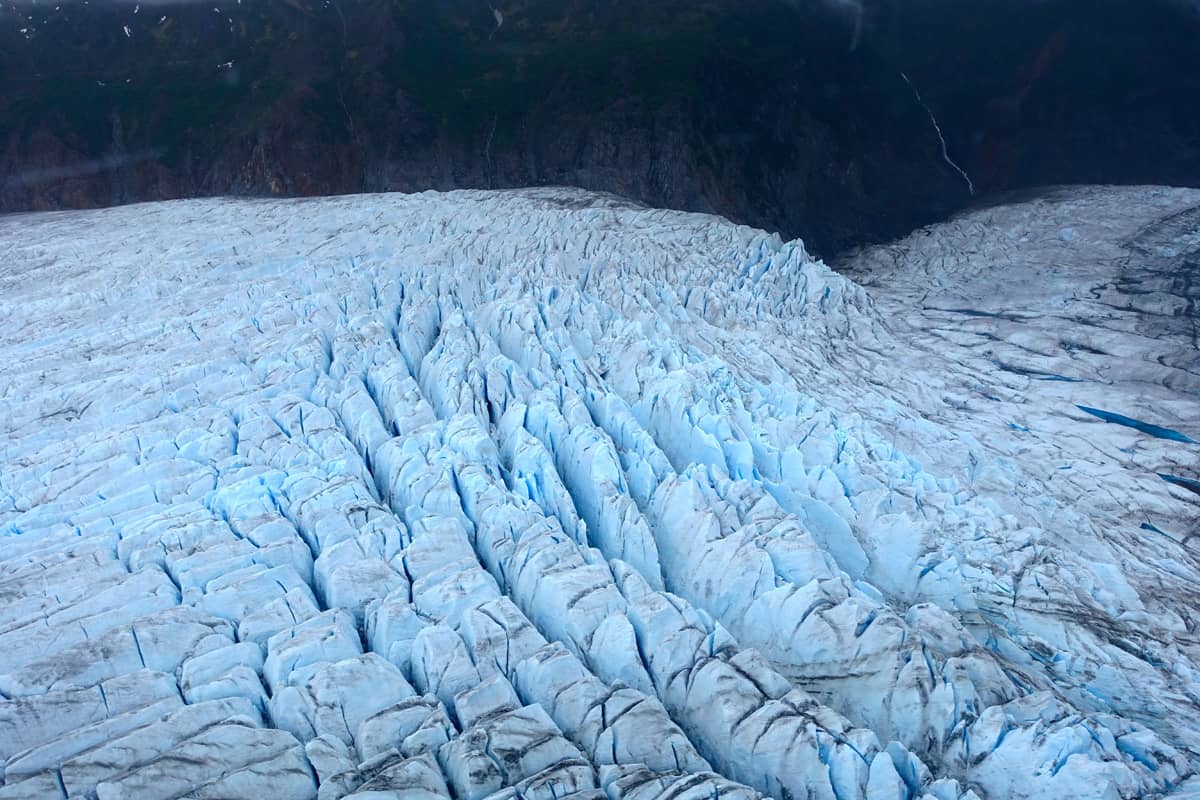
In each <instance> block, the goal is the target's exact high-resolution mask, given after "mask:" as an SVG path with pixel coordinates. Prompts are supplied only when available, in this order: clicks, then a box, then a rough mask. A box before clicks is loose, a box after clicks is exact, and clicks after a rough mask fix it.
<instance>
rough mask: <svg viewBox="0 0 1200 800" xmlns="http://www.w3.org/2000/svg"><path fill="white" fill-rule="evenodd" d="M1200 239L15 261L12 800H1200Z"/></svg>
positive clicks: (327, 245)
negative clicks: (824, 252)
mask: <svg viewBox="0 0 1200 800" xmlns="http://www.w3.org/2000/svg"><path fill="white" fill-rule="evenodd" d="M1197 209H1200V193H1196V192H1187V191H1182V190H1165V189H1144V188H1143V189H1122V190H1116V189H1099V188H1097V189H1079V190H1072V191H1071V192H1066V193H1062V194H1060V195H1056V196H1055V197H1053V198H1050V199H1046V200H1041V201H1038V202H1035V203H1026V204H1021V205H1011V206H1004V207H996V208H991V209H987V210H984V211H979V212H975V213H974V214H972V215H967V216H964V217H962V218H959V219H956V220H953V221H951V222H949V223H945V224H943V225H941V226H937V227H935V228H933V229H929V230H927V231H921V232H918V233H917V234H914V235H913V237H910V238H909V239H908V240H905V241H904V242H901V243H897V244H895V245H891V246H888V247H884V248H878V249H874V250H870V251H865V252H863V253H859V254H856V255H855V256H854V257H853V258H850V259H848V260H847V261H846V262H845V263H844V264H842V265H841V266H842V267H843V268H844V269H845V270H846V271H847V273H848V274H851V275H853V276H855V277H856V278H858V279H859V280H860V281H861V282H862V283H861V284H860V283H854V282H852V281H851V280H849V279H847V278H846V277H843V276H842V275H840V274H838V273H835V272H833V271H831V270H830V269H829V268H827V267H826V266H824V265H823V264H820V263H819V262H814V261H813V260H812V259H810V258H809V257H808V255H807V254H806V253H805V251H804V248H803V246H802V245H801V244H800V243H799V242H791V243H785V242H782V241H780V240H779V239H778V238H777V237H774V236H770V235H767V234H764V233H762V232H759V231H755V230H752V229H749V228H745V227H739V226H735V225H732V224H730V223H728V222H726V221H723V220H720V219H718V218H715V217H709V216H703V215H692V214H682V213H677V212H666V211H657V210H649V209H643V208H640V207H637V206H634V205H631V204H628V203H626V202H624V201H621V200H618V199H615V198H612V197H607V196H601V195H593V194H588V193H584V192H579V191H574V190H565V189H541V190H526V191H513V192H495V193H484V192H456V193H451V194H434V193H427V194H422V195H409V196H401V195H363V196H352V197H340V198H329V199H322V200H304V201H230V200H205V201H184V202H173V203H164V204H151V205H141V206H130V207H124V208H118V209H110V210H104V211H96V212H73V213H63V214H38V215H20V216H11V217H5V218H0V765H2V767H3V769H2V771H0V798H40V797H52V798H62V797H68V796H70V797H76V796H79V797H99V798H118V797H119V798H152V797H153V798H183V797H189V798H214V799H215V798H225V799H226V800H230V799H232V798H247V800H261V799H262V798H265V797H272V798H276V797H278V798H297V800H300V799H302V798H317V797H319V798H320V799H321V800H336V798H341V797H356V798H364V799H365V798H372V800H382V798H395V797H411V798H447V797H451V796H453V797H457V798H471V799H472V800H482V799H483V798H492V799H494V800H501V799H502V798H503V799H508V798H512V799H513V800H516V799H517V798H528V799H530V800H532V799H533V798H548V799H551V798H552V799H553V800H559V799H561V798H575V799H576V800H599V799H600V798H605V799H606V800H621V799H627V800H652V799H653V798H664V800H665V798H696V800H699V799H700V798H712V797H721V798H737V799H738V800H742V799H745V800H751V798H757V797H760V796H763V795H768V796H772V797H776V798H780V800H783V798H801V797H812V798H827V799H828V800H851V798H866V800H882V799H883V798H887V800H892V798H896V800H909V799H910V798H922V800H928V799H929V798H933V800H957V799H958V798H964V800H966V799H968V798H982V799H983V800H992V799H995V798H1060V797H1079V798H1097V799H1101V798H1102V799H1103V800H1112V798H1135V797H1154V796H1168V795H1171V794H1175V795H1176V796H1178V797H1186V796H1189V792H1195V791H1196V788H1195V787H1196V782H1195V779H1194V778H1193V777H1192V776H1193V774H1194V772H1195V770H1196V766H1197V763H1198V761H1200V713H1198V704H1200V684H1198V681H1197V677H1196V664H1197V659H1198V658H1200V650H1198V646H1197V639H1196V630H1197V622H1198V620H1197V617H1198V616H1200V609H1198V608H1197V606H1196V603H1195V597H1196V596H1197V592H1198V591H1200V558H1198V552H1197V546H1198V540H1196V539H1195V538H1194V537H1195V533H1196V530H1197V527H1196V521H1197V514H1196V511H1197V503H1196V500H1197V496H1196V494H1195V493H1193V492H1192V491H1190V490H1189V488H1188V486H1189V483H1188V481H1189V480H1191V481H1194V480H1195V479H1196V478H1197V475H1198V473H1197V467H1198V465H1200V459H1198V458H1197V455H1198V454H1200V445H1198V444H1197V443H1196V441H1195V440H1200V427H1198V425H1197V422H1198V420H1200V413H1197V411H1200V405H1198V404H1197V398H1196V394H1197V389H1200V368H1198V362H1197V356H1196V338H1195V337H1196V333H1195V332H1196V308H1195V300H1196V296H1197V294H1196V293H1197V290H1196V289H1194V288H1193V287H1192V283H1191V281H1192V280H1193V279H1194V276H1195V274H1196V269H1197V267H1196V263H1197V261H1196V258H1197V253H1200V235H1198V234H1197V233H1196V230H1197V229H1198V228H1197V225H1196V222H1197V220H1200V211H1198V210H1197ZM1189 259H1191V260H1189ZM1189 265H1190V266H1189ZM1189 270H1190V272H1189ZM1189 275H1191V276H1192V277H1188V276H1189ZM863 284H866V285H867V288H864V285H863ZM1084 409H1092V410H1093V411H1092V412H1089V411H1086V410H1084ZM1097 411H1098V412H1101V415H1100V416H1097V414H1096V413H1094V412H1097ZM1114 414H1116V415H1120V416H1119V417H1114V416H1112V415H1114ZM1106 419H1107V420H1109V421H1105V420H1106ZM1160 475H1168V476H1171V477H1172V478H1174V479H1175V480H1174V481H1168V480H1164V479H1162V478H1161V477H1160Z"/></svg>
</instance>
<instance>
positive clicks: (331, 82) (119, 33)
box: [0, 0, 1200, 253]
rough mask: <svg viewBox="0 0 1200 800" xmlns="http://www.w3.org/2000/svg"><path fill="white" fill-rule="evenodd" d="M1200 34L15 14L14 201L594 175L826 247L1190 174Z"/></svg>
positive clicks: (717, 11)
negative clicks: (1012, 191) (1017, 203)
mask: <svg viewBox="0 0 1200 800" xmlns="http://www.w3.org/2000/svg"><path fill="white" fill-rule="evenodd" d="M1198 30H1200V25H1198V23H1197V21H1196V19H1195V15H1194V14H1193V13H1192V12H1191V11H1189V9H1188V8H1187V7H1185V6H1179V5H1175V4H1171V3H1167V2H1162V3H1158V2H1145V3H1139V4H1137V6H1136V7H1133V6H1132V5H1131V4H1127V3H1117V2H1115V1H1114V2H1110V1H1109V0H1098V2H1095V3H1089V4H1088V6H1087V8H1086V9H1085V8H1081V7H1080V4H1079V3H1078V2H1065V1H1064V0H1047V2H1041V3H1036V4H1035V3H1028V4H1024V5H1023V6H1022V7H1020V8H1014V4H1012V3H1009V2H999V0H995V1H994V2H979V3H972V4H969V5H963V4H960V3H951V2H947V0H876V1H875V2H864V3H858V2H850V0H837V2H833V0H830V2H800V1H799V0H795V1H794V2H784V1H783V0H749V1H748V2H737V3H734V2H721V1H720V0H708V1H707V2H694V0H690V1H689V2H683V1H682V0H663V1H662V2H654V3H644V2H632V0H614V1H613V2H604V3H600V2H595V0H567V1H564V0H555V2H549V1H548V0H503V2H500V3H499V4H498V5H495V6H492V5H489V4H488V3H487V2H483V0H475V1H474V2H465V1H463V0H449V1H448V2H439V3H436V4H430V3H419V2H416V0H388V1H385V0H360V1H359V2H346V1H345V0H328V2H316V1H315V0H292V1H291V2H287V3H269V4H251V3H247V4H234V3H229V2H225V1H224V0H218V2H216V3H215V4H214V5H209V4H178V3H171V4H167V5H163V4H150V3H147V4H145V5H144V6H140V7H139V6H137V5H135V4H133V3H124V2H120V3H112V2H96V3H92V4H90V5H83V4H63V5H59V6H57V7H52V6H44V5H31V4H28V3H16V4H12V3H10V4H8V5H7V6H6V7H5V8H4V9H3V10H2V11H0V176H2V177H3V183H0V209H3V210H24V209H48V208H64V207H87V206H97V205H108V204H112V203H122V202H130V201H138V200H152V199H164V198H173V197H181V196H190V195H208V194H246V195H309V194H324V193H337V192H351V191H362V190H381V191H382V190H400V191H414V190H422V189H430V188H433V189H450V188H457V187H493V188H499V187H508V186H525V185H540V184H575V185H579V186H583V187H587V188H592V189H599V190H607V191H612V192H617V193H620V194H623V195H627V196H630V197H633V198H636V199H639V200H642V201H644V202H646V203H649V204H653V205H659V206H668V207H676V208H683V209H690V210H700V211H714V212H718V213H721V214H724V215H726V216H729V217H731V218H733V219H735V220H737V221H740V222H746V223H751V224H754V225H757V226H761V227H766V228H772V229H777V230H780V231H782V232H783V233H784V234H786V235H789V236H796V235H798V236H803V237H804V238H805V239H806V241H807V242H808V243H809V245H810V246H811V247H812V248H813V249H814V250H815V251H817V252H819V253H831V252H834V251H837V250H840V249H842V248H844V247H847V246H849V245H854V244H860V243H864V242H869V241H875V240H879V239H884V238H889V237H893V236H896V235H899V234H901V233H904V232H907V231H908V230H909V229H911V228H913V227H914V226H916V225H919V224H922V223H924V222H928V221H930V220H932V219H934V218H937V217H939V216H943V215H945V214H946V213H948V212H950V211H952V210H955V209H958V208H961V207H963V206H965V205H966V204H968V203H969V202H970V201H971V197H972V196H971V193H970V192H969V189H968V178H969V181H970V182H971V183H972V184H973V185H974V188H975V189H976V190H977V191H978V192H981V193H982V192H988V191H992V190H997V189H1009V188H1018V187H1023V186H1031V185H1039V184H1045V183H1061V182H1077V181H1090V182H1126V181H1140V182H1158V183H1184V184H1196V183H1200V144H1198V142H1200V119H1198V115H1197V112H1196V110H1195V109H1196V104H1195V102H1194V99H1195V98H1196V97H1200V77H1197V76H1200V45H1197V44H1196V42H1197V41H1200V37H1197V35H1196V33H1197V31H1198ZM935 123H936V125H935ZM939 128H940V134H941V136H942V137H944V139H945V149H944V150H943V144H942V141H941V138H940V137H939V130H938V129H939ZM959 169H961V171H962V172H961V173H960V171H959Z"/></svg>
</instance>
